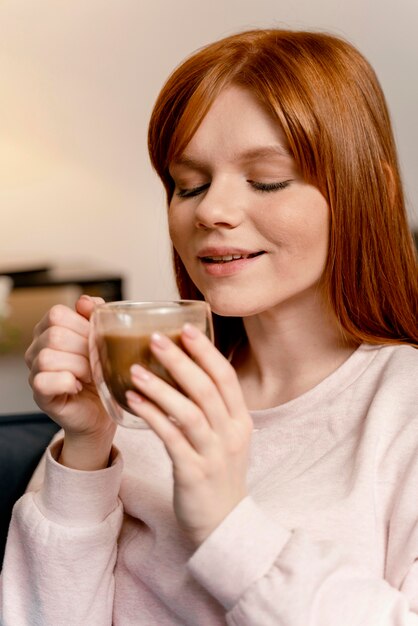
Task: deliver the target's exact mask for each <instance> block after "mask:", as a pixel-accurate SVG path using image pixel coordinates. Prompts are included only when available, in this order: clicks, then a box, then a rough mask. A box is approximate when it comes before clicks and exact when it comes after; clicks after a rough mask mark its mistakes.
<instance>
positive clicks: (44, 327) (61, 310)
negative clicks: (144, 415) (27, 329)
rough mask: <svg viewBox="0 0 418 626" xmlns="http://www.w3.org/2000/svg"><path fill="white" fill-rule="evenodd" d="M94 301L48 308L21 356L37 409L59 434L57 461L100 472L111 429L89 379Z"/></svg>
mask: <svg viewBox="0 0 418 626" xmlns="http://www.w3.org/2000/svg"><path fill="white" fill-rule="evenodd" d="M95 301H102V299H101V298H90V297H89V296H81V298H79V300H78V301H77V303H76V310H75V311H73V310H72V309H70V308H68V307H66V306H63V305H56V306H54V307H53V308H52V309H51V310H50V311H49V312H48V313H46V315H45V316H44V317H43V318H42V320H41V321H40V322H39V324H37V326H36V327H35V330H34V336H33V341H32V343H31V345H30V346H29V348H28V350H27V351H26V354H25V360H26V364H27V366H28V367H29V369H30V375H29V383H30V385H31V387H32V389H33V396H34V399H35V402H36V403H37V404H38V406H39V407H40V408H41V409H42V410H43V411H44V412H45V413H47V414H48V415H49V416H50V417H51V418H52V419H53V420H54V421H55V422H56V423H57V424H59V425H60V426H61V427H62V428H63V429H64V431H65V439H64V445H63V449H62V452H61V457H60V461H61V462H62V463H63V464H64V465H69V466H70V467H75V468H77V469H99V468H100V467H103V466H104V467H106V465H107V462H108V458H109V452H110V448H111V445H112V440H113V436H114V433H115V429H116V426H115V424H114V423H113V422H112V421H111V419H110V417H109V416H108V415H107V413H106V411H105V409H104V408H103V405H102V403H101V402H100V399H99V397H98V395H97V391H96V387H95V385H94V382H93V381H92V378H91V371H90V364H89V352H88V335H89V327H90V324H89V319H90V316H91V314H92V312H93V308H94V303H95Z"/></svg>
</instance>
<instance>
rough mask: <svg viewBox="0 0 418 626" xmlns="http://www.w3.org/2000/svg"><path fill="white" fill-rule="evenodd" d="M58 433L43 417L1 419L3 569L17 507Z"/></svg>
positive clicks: (0, 535) (0, 548) (0, 536)
mask: <svg viewBox="0 0 418 626" xmlns="http://www.w3.org/2000/svg"><path fill="white" fill-rule="evenodd" d="M57 431H58V426H57V424H55V423H54V422H52V421H51V420H50V419H49V417H47V416H46V415H44V414H43V413H26V414H16V415H0V485H1V489H0V566H1V563H2V562H3V556H4V547H5V544H6V537H7V530H8V527H9V522H10V517H11V513H12V508H13V505H14V503H15V502H16V500H18V499H19V498H20V496H21V495H22V494H23V493H24V491H25V489H26V486H27V484H28V482H29V480H30V477H31V475H32V473H33V471H34V470H35V468H36V466H37V464H38V462H39V460H40V458H41V456H42V455H43V453H44V451H45V448H46V447H47V446H48V444H49V442H50V441H51V439H52V437H53V436H54V434H55V433H56V432H57Z"/></svg>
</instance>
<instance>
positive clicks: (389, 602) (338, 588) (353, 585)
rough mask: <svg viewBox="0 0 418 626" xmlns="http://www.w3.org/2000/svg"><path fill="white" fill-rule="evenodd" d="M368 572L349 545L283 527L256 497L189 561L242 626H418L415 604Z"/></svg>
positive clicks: (230, 617) (236, 624) (234, 621)
mask: <svg viewBox="0 0 418 626" xmlns="http://www.w3.org/2000/svg"><path fill="white" fill-rule="evenodd" d="M367 566H368V564H367V563H364V564H363V566H361V565H358V564H356V563H352V562H350V559H349V558H348V557H347V555H346V554H345V553H344V547H343V546H336V545H334V544H332V543H331V542H326V541H323V542H322V541H321V542H316V541H311V540H310V538H309V537H308V536H307V535H306V534H305V533H303V532H301V531H296V532H295V533H290V532H288V531H287V530H285V529H284V528H282V527H281V526H280V525H276V524H275V523H274V522H273V521H271V520H270V519H268V518H266V517H265V516H264V514H263V513H262V512H261V511H260V510H259V509H258V507H257V506H256V505H255V504H254V503H253V502H252V500H251V498H248V499H246V500H245V501H244V502H242V503H241V504H240V505H239V507H237V510H235V511H233V512H232V514H231V515H230V516H229V517H228V518H227V519H226V520H225V522H224V523H223V524H222V525H221V526H220V527H219V528H217V529H216V530H215V531H214V533H213V534H212V535H211V536H210V537H209V538H208V539H207V540H206V541H205V542H204V543H203V544H202V546H201V547H200V548H199V549H198V550H197V551H196V553H195V555H194V556H193V557H192V559H191V560H190V562H189V568H190V570H191V572H192V573H193V575H194V576H195V578H197V580H199V582H200V583H201V584H202V585H203V586H204V587H205V588H206V589H207V590H208V591H209V592H210V593H211V594H212V595H213V596H214V597H215V598H216V599H217V600H218V601H219V602H220V603H221V604H222V605H223V606H224V607H225V610H226V611H227V622H228V623H229V624H231V625H234V626H249V625H252V624H254V625H255V624H259V623H262V624H263V626H282V625H283V626H305V625H306V624H310V625H312V626H335V624H338V626H365V625H367V626H418V614H417V613H414V612H413V611H412V610H411V609H410V608H409V600H410V598H408V597H407V595H406V594H405V593H402V591H401V590H399V589H395V588H393V587H391V586H390V585H389V584H388V583H387V582H386V581H385V580H383V579H380V578H378V577H374V576H373V575H372V574H371V573H370V571H368V569H367ZM417 573H418V572H417ZM410 583H411V581H410ZM416 585H418V579H417V580H416ZM416 585H415V588H416Z"/></svg>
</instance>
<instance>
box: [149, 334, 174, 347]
mask: <svg viewBox="0 0 418 626" xmlns="http://www.w3.org/2000/svg"><path fill="white" fill-rule="evenodd" d="M151 343H152V345H153V346H155V347H156V348H163V349H165V348H168V347H169V345H170V340H169V339H168V338H167V337H166V336H165V335H161V334H160V333H152V335H151Z"/></svg>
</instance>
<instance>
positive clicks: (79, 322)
mask: <svg viewBox="0 0 418 626" xmlns="http://www.w3.org/2000/svg"><path fill="white" fill-rule="evenodd" d="M51 326H62V327H63V328H69V329H70V330H73V331H74V332H76V333H79V334H80V335H82V336H84V337H87V336H88V334H89V328H90V325H89V323H88V320H86V319H85V317H83V316H82V315H80V314H79V313H77V312H76V311H73V309H70V307H68V306H65V305H63V304H56V305H54V306H53V307H52V308H51V309H49V311H48V312H47V313H45V315H44V316H43V318H42V319H41V321H40V322H38V324H37V325H36V326H35V328H34V337H35V338H36V337H39V336H40V335H42V333H44V332H45V331H46V330H47V329H48V328H50V327H51Z"/></svg>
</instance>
